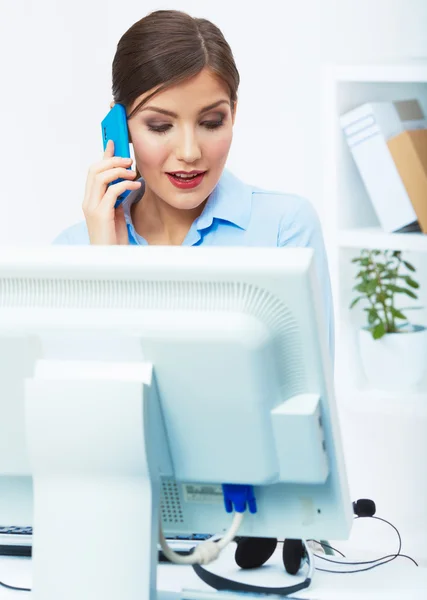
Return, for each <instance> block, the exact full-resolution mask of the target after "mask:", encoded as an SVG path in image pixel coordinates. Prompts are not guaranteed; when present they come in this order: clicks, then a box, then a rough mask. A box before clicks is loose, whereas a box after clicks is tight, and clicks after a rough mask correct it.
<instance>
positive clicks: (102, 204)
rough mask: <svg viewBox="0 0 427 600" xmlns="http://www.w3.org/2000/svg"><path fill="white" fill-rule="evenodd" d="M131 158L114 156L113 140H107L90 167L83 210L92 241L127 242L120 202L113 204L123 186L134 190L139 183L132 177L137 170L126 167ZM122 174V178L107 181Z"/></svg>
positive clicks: (108, 243)
mask: <svg viewBox="0 0 427 600" xmlns="http://www.w3.org/2000/svg"><path fill="white" fill-rule="evenodd" d="M132 162H133V161H132V159H131V158H120V157H117V156H114V142H113V141H112V140H109V141H108V143H107V147H106V148H105V152H104V156H103V158H102V160H101V162H99V163H95V164H94V165H92V166H91V167H90V169H89V173H88V176H87V180H86V188H85V197H84V201H83V213H84V216H85V219H86V224H87V229H88V232H89V239H90V243H91V244H103V245H115V244H119V245H125V244H129V237H128V231H127V227H126V221H125V216H124V212H123V204H121V205H120V206H119V207H118V208H114V205H115V203H116V202H117V198H118V197H119V196H120V194H123V192H125V191H126V190H130V191H132V190H137V189H139V187H140V186H141V183H140V182H138V181H132V180H133V179H134V178H135V176H136V172H135V171H132V170H129V168H128V167H130V166H131V164H132ZM118 178H121V179H125V181H121V182H119V183H115V184H114V185H110V186H109V187H108V184H109V183H111V182H112V181H114V180H116V179H118Z"/></svg>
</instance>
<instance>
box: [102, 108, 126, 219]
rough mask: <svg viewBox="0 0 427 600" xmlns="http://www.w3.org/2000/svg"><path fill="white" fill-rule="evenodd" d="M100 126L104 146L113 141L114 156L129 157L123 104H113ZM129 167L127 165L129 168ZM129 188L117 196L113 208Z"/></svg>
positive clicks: (120, 201) (118, 204)
mask: <svg viewBox="0 0 427 600" xmlns="http://www.w3.org/2000/svg"><path fill="white" fill-rule="evenodd" d="M101 127H102V143H103V147H104V151H105V148H106V147H107V143H108V140H112V141H113V142H114V156H120V158H130V157H131V156H130V149H129V136H128V124H127V118H126V109H125V107H124V106H123V104H115V105H114V106H113V108H112V109H111V110H110V112H109V113H108V115H107V116H106V117H105V119H104V120H103V121H102V122H101ZM130 168H131V167H129V169H130ZM120 181H123V179H121V178H120V179H116V180H115V181H113V182H111V183H110V184H108V185H109V186H110V185H113V184H115V183H119V182H120ZM129 192H130V190H126V191H125V192H123V194H120V196H119V197H118V198H117V202H116V204H115V208H117V207H118V206H120V204H121V203H122V202H123V200H124V199H125V198H126V196H127V195H128V194H129Z"/></svg>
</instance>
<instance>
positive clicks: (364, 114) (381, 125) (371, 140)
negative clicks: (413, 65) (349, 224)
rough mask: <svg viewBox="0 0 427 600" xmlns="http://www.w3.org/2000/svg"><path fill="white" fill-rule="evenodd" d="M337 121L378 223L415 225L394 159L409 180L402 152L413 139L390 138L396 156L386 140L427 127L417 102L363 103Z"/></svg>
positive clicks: (400, 227)
mask: <svg viewBox="0 0 427 600" xmlns="http://www.w3.org/2000/svg"><path fill="white" fill-rule="evenodd" d="M340 123H341V127H342V129H343V133H344V135H345V138H346V140H347V143H348V146H349V148H350V151H351V153H352V155H353V158H354V161H355V163H356V165H357V168H358V170H359V173H360V175H361V177H362V180H363V183H364V185H365V188H366V190H367V192H368V195H369V197H370V199H371V202H372V205H373V207H374V210H375V212H376V214H377V217H378V220H379V222H380V224H381V227H382V228H383V229H384V231H387V232H396V231H402V230H413V229H414V228H415V229H416V228H418V223H417V219H418V216H417V213H416V211H415V208H414V205H413V202H412V201H411V199H410V197H409V195H408V191H407V185H406V184H404V182H403V178H402V176H401V173H400V172H399V170H398V168H397V165H396V163H395V158H397V160H398V162H399V165H400V168H401V169H402V172H404V173H405V181H407V182H408V181H409V178H410V175H411V173H412V171H411V170H409V171H408V168H407V166H404V165H406V163H407V161H408V159H405V158H404V156H408V152H409V147H410V146H412V145H413V142H412V143H410V144H409V145H408V141H406V143H405V142H401V141H397V143H395V142H393V143H392V144H391V146H392V147H393V152H395V153H396V155H395V156H394V155H392V152H391V147H389V142H391V141H392V140H395V139H397V138H399V140H400V139H401V140H408V139H410V138H408V137H405V133H409V132H414V131H418V130H425V129H426V128H427V121H426V120H425V118H424V115H423V112H422V110H421V107H420V104H419V102H418V101H417V100H404V101H397V102H370V103H366V104H363V105H361V106H358V107H357V108H355V109H353V110H351V111H349V112H347V113H345V114H344V115H342V116H341V117H340ZM400 136H403V137H402V138H400ZM412 156H413V152H412ZM410 160H412V159H410ZM411 189H412V186H411ZM416 197H417V198H418V197H419V196H418V194H417V195H416ZM417 206H420V201H417Z"/></svg>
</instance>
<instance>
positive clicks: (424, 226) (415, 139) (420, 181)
mask: <svg viewBox="0 0 427 600" xmlns="http://www.w3.org/2000/svg"><path fill="white" fill-rule="evenodd" d="M387 146H388V148H389V150H390V154H391V156H392V158H393V161H394V164H395V165H396V168H397V171H398V173H399V176H400V178H401V180H402V183H403V185H404V186H405V189H406V193H407V194H408V197H409V199H410V201H411V204H412V206H413V208H414V211H415V214H416V215H417V219H418V223H419V225H420V228H421V231H422V232H423V233H427V129H419V130H415V131H404V132H403V133H400V134H399V135H397V136H395V137H393V138H391V139H390V140H389V141H388V143H387Z"/></svg>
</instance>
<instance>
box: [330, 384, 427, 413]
mask: <svg viewBox="0 0 427 600" xmlns="http://www.w3.org/2000/svg"><path fill="white" fill-rule="evenodd" d="M336 396H337V404H338V407H341V408H343V409H345V410H350V411H352V412H356V413H362V414H364V415H369V414H380V415H384V416H385V415H391V416H396V417H401V418H404V417H414V418H420V417H424V418H426V417H427V391H418V392H396V393H392V392H382V391H380V390H373V389H369V388H365V389H348V390H346V389H345V388H337V390H336Z"/></svg>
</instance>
